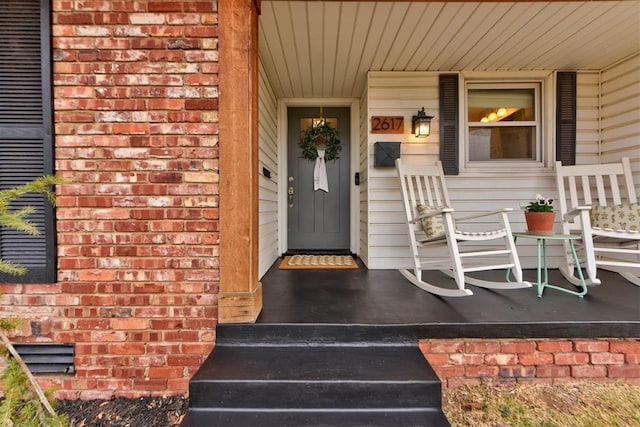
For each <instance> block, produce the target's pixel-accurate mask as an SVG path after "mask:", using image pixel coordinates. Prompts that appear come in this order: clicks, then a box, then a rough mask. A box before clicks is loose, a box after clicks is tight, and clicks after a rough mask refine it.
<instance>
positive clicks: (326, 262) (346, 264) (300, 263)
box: [280, 255, 358, 270]
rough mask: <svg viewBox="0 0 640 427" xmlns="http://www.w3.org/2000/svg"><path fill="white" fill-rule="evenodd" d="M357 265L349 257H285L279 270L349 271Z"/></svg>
mask: <svg viewBox="0 0 640 427" xmlns="http://www.w3.org/2000/svg"><path fill="white" fill-rule="evenodd" d="M349 268H353V269H355V268H358V264H357V263H356V261H355V260H354V259H353V257H352V256H349V255H287V256H285V257H284V259H283V260H282V262H281V263H280V269H281V270H304V269H349Z"/></svg>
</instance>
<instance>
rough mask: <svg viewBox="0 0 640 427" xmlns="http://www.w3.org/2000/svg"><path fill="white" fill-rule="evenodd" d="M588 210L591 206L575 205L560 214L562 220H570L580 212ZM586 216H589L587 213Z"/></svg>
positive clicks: (580, 213)
mask: <svg viewBox="0 0 640 427" xmlns="http://www.w3.org/2000/svg"><path fill="white" fill-rule="evenodd" d="M590 210H591V206H576V207H575V208H573V209H571V210H570V211H568V212H567V213H565V214H564V215H562V222H571V221H573V218H575V217H576V216H578V215H582V212H586V213H588V212H589V211H590ZM588 217H589V216H588V215H587V218H588Z"/></svg>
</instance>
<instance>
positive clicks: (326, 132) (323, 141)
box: [300, 121, 342, 161]
mask: <svg viewBox="0 0 640 427" xmlns="http://www.w3.org/2000/svg"><path fill="white" fill-rule="evenodd" d="M318 145H324V146H325V151H324V159H325V161H330V160H334V159H337V158H338V153H340V150H341V149H342V146H341V145H340V140H339V139H338V129H336V128H334V127H333V126H331V125H330V124H329V123H328V122H326V121H323V122H321V123H319V124H316V125H313V126H311V127H309V128H307V129H306V130H305V131H304V135H303V136H302V140H301V141H300V148H302V156H301V157H302V158H303V159H307V160H311V161H315V160H316V159H317V158H318Z"/></svg>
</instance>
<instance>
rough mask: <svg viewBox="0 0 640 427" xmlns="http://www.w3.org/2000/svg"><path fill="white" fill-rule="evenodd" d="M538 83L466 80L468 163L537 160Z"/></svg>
mask: <svg viewBox="0 0 640 427" xmlns="http://www.w3.org/2000/svg"><path fill="white" fill-rule="evenodd" d="M541 91H542V90H541V82H510V83H509V82H504V81H501V82H500V83H497V82H496V83H494V82H469V83H467V91H466V105H467V114H466V123H467V144H466V148H467V149H466V158H467V164H468V165H474V164H475V165H482V164H483V163H485V162H490V164H491V165H497V164H500V163H501V164H507V165H512V164H513V163H514V162H528V163H531V162H541V161H542V142H541V139H542V138H541V117H542V112H541V110H540V109H541Z"/></svg>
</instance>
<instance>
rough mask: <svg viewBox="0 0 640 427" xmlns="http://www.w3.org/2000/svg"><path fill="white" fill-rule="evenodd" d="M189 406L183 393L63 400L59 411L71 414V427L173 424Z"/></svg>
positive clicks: (145, 426) (170, 426)
mask: <svg viewBox="0 0 640 427" xmlns="http://www.w3.org/2000/svg"><path fill="white" fill-rule="evenodd" d="M188 405H189V402H188V400H187V399H186V398H185V397H182V396H171V397H141V398H138V399H126V398H122V397H121V398H116V399H112V400H60V401H58V407H57V412H58V413H61V414H67V416H68V417H69V425H70V427H173V426H179V425H180V422H181V421H182V418H183V417H184V414H185V413H186V412H187V408H188Z"/></svg>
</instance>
